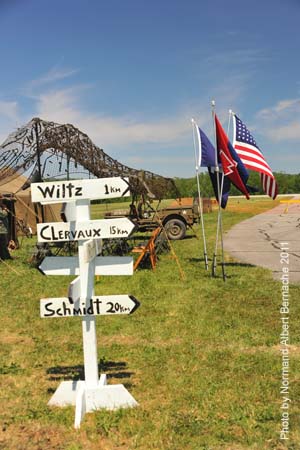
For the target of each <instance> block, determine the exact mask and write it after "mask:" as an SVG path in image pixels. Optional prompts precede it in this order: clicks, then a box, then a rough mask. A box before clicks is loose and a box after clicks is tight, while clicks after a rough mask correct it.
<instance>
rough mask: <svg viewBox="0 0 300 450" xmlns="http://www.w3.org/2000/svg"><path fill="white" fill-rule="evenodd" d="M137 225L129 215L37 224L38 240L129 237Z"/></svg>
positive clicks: (55, 240) (57, 240) (56, 240)
mask: <svg viewBox="0 0 300 450" xmlns="http://www.w3.org/2000/svg"><path fill="white" fill-rule="evenodd" d="M134 227H135V225H134V223H132V222H131V221H130V220H129V219H127V217H122V218H119V219H101V220H90V221H86V222H49V223H38V224H37V238H38V242H60V241H79V240H81V239H82V240H84V239H99V238H101V239H102V238H121V237H123V238H124V237H128V236H129V235H130V233H131V232H132V230H133V229H134Z"/></svg>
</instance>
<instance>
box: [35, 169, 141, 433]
mask: <svg viewBox="0 0 300 450" xmlns="http://www.w3.org/2000/svg"><path fill="white" fill-rule="evenodd" d="M31 192H32V201H33V202H40V203H43V204H47V203H60V202H68V208H66V209H65V212H66V220H67V222H52V223H42V224H38V227H37V228H38V229H37V235H38V241H39V242H56V241H58V242H60V241H72V240H77V241H78V257H77V256H68V257H46V258H45V259H44V261H43V262H42V264H41V266H40V268H39V269H40V271H41V272H42V273H44V274H46V275H78V276H77V278H75V279H74V280H73V281H72V283H71V284H70V286H69V290H68V297H62V298H47V299H41V303H40V315H41V317H44V318H51V317H77V316H80V317H81V320H82V334H83V354H84V374H85V379H84V380H81V381H76V382H74V381H64V382H62V383H61V384H60V385H59V387H58V389H57V390H56V392H55V393H54V395H53V396H52V398H51V399H50V401H49V403H48V404H49V405H55V406H67V405H75V428H79V427H80V423H81V421H82V419H83V416H84V414H85V413H86V412H90V411H93V410H97V409H100V408H106V409H118V408H125V407H133V406H136V405H137V402H136V401H135V399H134V398H133V397H132V395H131V394H130V393H129V392H128V391H127V389H126V388H125V387H124V386H123V385H122V384H117V385H107V382H106V375H105V374H102V375H101V376H100V378H99V373H98V356H97V337H96V316H97V315H100V316H101V315H109V314H110V315H116V314H117V315H120V314H123V315H127V314H132V313H133V312H134V311H135V310H136V309H137V308H138V306H139V302H138V300H137V299H136V298H135V297H133V296H132V295H107V296H95V294H94V277H95V275H132V274H133V260H132V258H131V257H116V256H108V257H104V256H97V255H98V253H99V252H100V249H101V243H102V239H106V238H120V237H128V236H129V235H130V233H131V232H132V231H133V229H134V224H133V223H132V222H131V221H130V220H129V219H127V218H121V219H120V218H119V219H108V220H90V199H104V198H116V197H122V196H129V195H130V192H129V186H128V180H127V179H123V178H120V177H117V178H101V179H93V180H71V181H70V180H68V181H53V182H47V183H34V184H32V185H31Z"/></svg>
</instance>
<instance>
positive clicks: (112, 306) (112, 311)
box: [106, 302, 116, 314]
mask: <svg viewBox="0 0 300 450" xmlns="http://www.w3.org/2000/svg"><path fill="white" fill-rule="evenodd" d="M107 305H110V307H109V308H108V310H107V311H106V312H108V313H110V314H115V312H116V311H115V310H114V304H113V303H112V302H108V303H107Z"/></svg>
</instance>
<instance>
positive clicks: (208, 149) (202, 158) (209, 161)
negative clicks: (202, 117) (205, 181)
mask: <svg viewBox="0 0 300 450" xmlns="http://www.w3.org/2000/svg"><path fill="white" fill-rule="evenodd" d="M195 127H196V132H197V137H198V147H199V149H198V161H197V164H198V166H201V167H207V168H208V173H209V176H210V180H211V183H212V186H213V190H214V193H215V197H216V199H217V201H219V195H218V181H219V186H220V188H221V183H222V173H220V172H219V171H216V170H215V167H216V161H215V148H214V146H213V145H212V143H211V142H210V140H209V139H208V137H207V136H206V134H205V133H204V132H203V131H202V130H201V129H200V128H199V127H198V125H196V124H195ZM218 179H219V180H218ZM230 185H231V183H230V180H229V178H228V177H223V191H222V198H221V207H222V208H224V209H225V208H226V205H227V201H228V196H229V191H230Z"/></svg>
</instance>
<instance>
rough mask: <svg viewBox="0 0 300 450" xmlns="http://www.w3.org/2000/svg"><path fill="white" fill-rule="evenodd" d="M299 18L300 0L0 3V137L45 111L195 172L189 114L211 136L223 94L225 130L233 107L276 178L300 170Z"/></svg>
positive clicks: (168, 171) (141, 165) (131, 157)
mask: <svg viewBox="0 0 300 450" xmlns="http://www.w3.org/2000/svg"><path fill="white" fill-rule="evenodd" d="M299 23H300V1H299V0H285V1H282V0H260V1H258V0H252V1H251V2H243V1H236V0H227V1H222V0H215V1H213V2H212V1H209V0H184V1H183V0H180V1H179V0H172V1H171V0H160V1H158V0H152V1H151V2H150V1H144V0H110V1H109V2H108V1H102V0H80V1H79V0H51V2H49V1H46V0H26V1H25V0H0V54H1V70H0V141H1V142H3V141H4V139H5V138H6V136H7V135H8V134H9V133H10V132H11V131H13V130H15V129H16V128H17V127H19V126H21V125H23V124H25V123H26V122H28V121H29V120H30V119H31V118H32V117H37V116H38V117H41V118H43V119H45V120H52V121H55V122H58V123H65V122H67V123H72V124H74V125H75V126H77V127H78V128H80V129H81V130H82V131H84V132H85V133H87V134H88V135H89V136H90V137H91V139H92V140H93V141H94V143H95V144H96V145H98V146H99V147H101V148H103V149H104V150H105V152H106V153H108V154H109V155H110V156H112V157H114V158H116V159H118V160H119V161H120V162H122V163H124V164H127V165H129V166H131V167H135V168H137V169H145V170H151V171H154V172H156V173H159V174H162V175H165V176H171V177H173V176H178V177H190V176H193V175H194V171H195V167H194V166H195V164H194V156H193V155H194V149H193V137H192V128H191V122H190V119H191V118H192V117H194V118H195V120H196V121H197V122H198V124H199V126H200V127H201V128H202V129H203V130H204V131H205V132H206V134H207V135H208V136H209V137H210V138H211V139H213V130H212V119H211V100H212V99H214V100H215V101H216V112H217V114H218V116H219V118H220V119H221V121H222V123H223V126H224V129H225V130H227V123H228V110H229V109H232V110H233V111H235V112H236V113H237V115H238V116H239V117H240V118H241V119H242V120H243V122H244V123H245V124H246V125H247V127H248V128H249V129H250V131H251V132H252V134H253V136H254V137H255V139H256V141H257V142H258V144H259V146H260V148H261V150H262V151H263V153H264V155H265V157H266V159H267V161H268V163H269V164H270V166H271V167H272V169H273V170H274V171H283V172H287V173H298V172H300V156H299V151H300V148H299V142H300V58H299V51H300V33H299ZM230 137H231V133H230Z"/></svg>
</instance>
